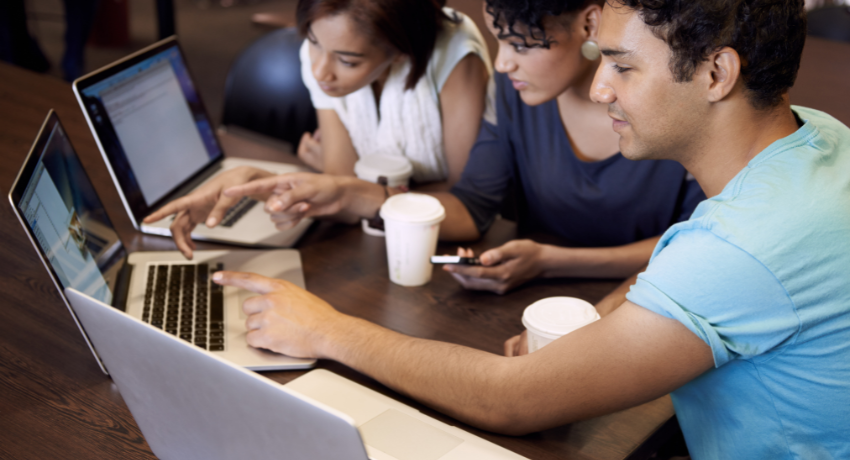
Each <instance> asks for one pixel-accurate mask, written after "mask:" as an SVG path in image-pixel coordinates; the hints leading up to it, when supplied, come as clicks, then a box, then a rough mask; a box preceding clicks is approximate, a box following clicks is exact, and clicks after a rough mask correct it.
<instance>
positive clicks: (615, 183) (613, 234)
mask: <svg viewBox="0 0 850 460" xmlns="http://www.w3.org/2000/svg"><path fill="white" fill-rule="evenodd" d="M495 78H496V116H497V124H496V125H495V126H494V125H492V124H490V123H488V122H486V121H482V126H481V132H480V133H479V135H478V140H477V141H476V142H475V145H474V146H473V148H472V151H471V152H470V155H469V161H468V163H467V164H466V168H464V171H463V175H462V176H461V179H460V181H458V182H457V183H456V184H455V185H454V187H452V189H451V193H452V194H453V195H455V196H456V197H457V198H458V199H459V200H460V201H461V202H462V203H463V204H464V205H465V206H466V209H467V210H469V213H470V215H471V216H472V218H473V220H474V221H475V225H476V226H477V227H478V230H479V231H480V232H481V233H482V234H483V233H484V232H485V231H487V229H488V228H490V225H491V224H492V223H493V220H494V219H495V218H496V215H497V214H498V213H499V211H500V208H501V205H502V201H503V200H504V198H505V197H506V195H507V194H508V190H509V186H510V184H511V182H512V181H513V183H514V186H515V191H516V201H517V208H518V209H517V214H518V215H517V218H518V220H519V224H520V228H521V231H523V232H529V233H539V232H542V233H546V234H551V235H554V236H557V237H559V238H560V239H563V240H564V243H565V244H568V245H572V246H586V247H604V246H618V245H623V244H628V243H632V242H635V241H639V240H643V239H646V238H650V237H653V236H656V235H660V234H662V233H664V231H665V230H667V228H668V227H669V226H670V225H672V224H674V223H676V222H681V221H684V220H687V219H688V218H689V217H690V215H691V212H693V210H694V208H695V207H696V205H697V204H698V203H699V202H700V201H702V200H704V199H705V195H704V194H703V192H702V190H701V189H700V187H699V184H697V182H696V181H695V180H693V179H688V173H687V171H685V168H684V167H682V165H680V164H679V163H676V162H674V161H669V160H646V161H631V160H628V159H626V158H625V157H623V156H622V155H621V154H620V153H617V154H616V155H614V156H613V157H611V158H608V159H606V160H603V161H597V162H584V161H581V160H579V159H578V158H577V157H576V156H575V153H574V152H573V149H572V146H571V145H570V141H569V139H568V138H567V134H566V132H565V131H564V127H563V124H562V123H561V116H560V113H559V112H558V104H557V102H556V101H555V100H552V101H549V102H546V103H544V104H541V105H538V106H534V107H531V106H528V105H526V104H525V103H523V102H522V100H521V99H520V96H519V93H518V92H517V91H516V90H515V89H514V88H513V86H512V85H511V84H510V81H509V80H508V79H507V77H506V76H505V75H503V74H497V75H496V77H495Z"/></svg>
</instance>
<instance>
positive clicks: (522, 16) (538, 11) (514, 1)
mask: <svg viewBox="0 0 850 460" xmlns="http://www.w3.org/2000/svg"><path fill="white" fill-rule="evenodd" d="M602 3H603V0H521V1H518V0H487V6H486V9H487V13H489V14H490V15H492V16H493V28H495V29H496V30H498V31H499V39H504V38H507V37H516V38H519V39H521V40H523V43H524V45H525V46H526V47H528V48H549V45H550V44H551V41H550V40H549V38H548V37H547V36H546V30H545V29H544V27H543V19H544V18H546V17H548V16H552V17H558V16H561V15H562V14H565V13H574V12H576V11H579V10H581V9H582V8H585V7H586V6H588V5H591V4H597V5H602ZM517 25H522V26H525V27H526V28H528V32H527V33H522V32H517V30H516V29H515V27H516V26H517ZM529 39H530V40H529Z"/></svg>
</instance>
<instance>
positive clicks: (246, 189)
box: [224, 173, 380, 230]
mask: <svg viewBox="0 0 850 460" xmlns="http://www.w3.org/2000/svg"><path fill="white" fill-rule="evenodd" d="M346 179H348V178H342V177H338V176H332V175H330V174H314V173H292V174H282V175H280V176H273V177H268V178H265V179H260V180H256V181H253V182H249V183H247V184H242V185H238V186H236V187H231V188H229V189H227V190H225V192H224V194H225V195H226V196H227V197H229V198H231V199H233V200H238V199H239V198H241V197H243V196H251V195H265V196H268V199H266V206H265V211H266V212H267V213H269V215H270V216H271V221H272V222H273V223H274V224H275V227H276V228H277V229H278V230H286V229H289V228H292V227H294V226H296V225H297V224H298V223H299V222H300V221H301V220H302V219H304V218H306V217H315V216H328V215H333V214H337V213H339V212H340V211H343V210H345V209H346V206H347V204H348V201H349V198H350V197H349V196H348V195H349V194H347V193H346V192H347V191H346V189H345V187H344V184H343V183H344V182H345V181H346ZM352 179H353V178H352ZM378 206H380V205H378Z"/></svg>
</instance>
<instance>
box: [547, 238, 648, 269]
mask: <svg viewBox="0 0 850 460" xmlns="http://www.w3.org/2000/svg"><path fill="white" fill-rule="evenodd" d="M659 238H660V237H654V238H647V239H645V240H641V241H637V242H635V243H631V244H627V245H623V246H616V247H608V248H563V247H558V246H550V245H545V249H544V250H543V251H542V252H541V257H540V262H539V264H540V275H541V276H542V277H544V278H625V277H627V276H631V275H632V274H634V273H635V272H636V271H637V270H638V269H640V268H641V267H643V266H645V265H646V263H647V262H648V261H649V257H650V256H651V255H652V251H653V249H655V245H656V244H658V239H659Z"/></svg>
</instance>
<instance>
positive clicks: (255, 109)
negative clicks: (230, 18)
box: [221, 27, 317, 148]
mask: <svg viewBox="0 0 850 460" xmlns="http://www.w3.org/2000/svg"><path fill="white" fill-rule="evenodd" d="M302 41H303V39H302V38H301V37H300V36H299V35H298V32H297V31H296V30H295V28H291V27H290V28H284V29H278V30H275V31H272V32H269V33H268V34H266V35H264V36H262V37H260V38H259V39H258V40H257V41H255V42H254V43H252V44H251V45H250V46H248V47H247V48H246V49H245V50H244V51H242V53H241V54H240V55H239V57H237V58H236V61H235V62H234V63H233V66H232V67H231V68H230V72H229V73H228V74H227V83H226V87H225V90H224V115H223V117H222V121H221V122H222V124H223V125H225V126H229V125H230V126H232V125H236V126H239V127H241V128H245V129H248V130H251V131H254V132H257V133H260V134H265V135H267V136H272V137H275V138H278V139H282V140H284V141H287V142H290V143H291V144H292V146H293V148H296V147H297V146H298V141H299V140H300V138H301V135H302V134H303V133H304V132H307V131H309V132H313V131H314V130H315V129H316V126H317V123H316V110H315V109H313V104H312V102H311V101H310V92H309V91H308V90H307V88H306V87H305V86H304V83H303V82H302V81H301V61H300V59H299V58H298V50H299V48H300V47H301V43H302Z"/></svg>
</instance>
